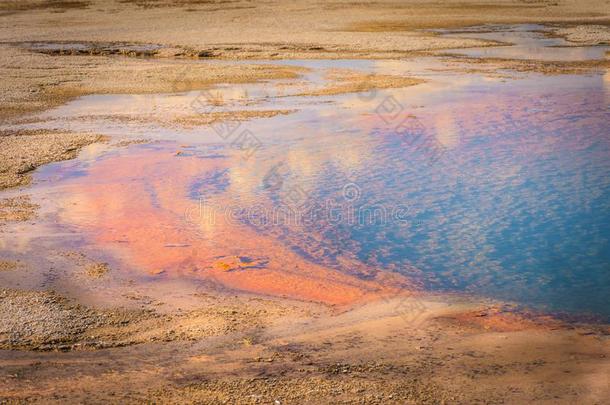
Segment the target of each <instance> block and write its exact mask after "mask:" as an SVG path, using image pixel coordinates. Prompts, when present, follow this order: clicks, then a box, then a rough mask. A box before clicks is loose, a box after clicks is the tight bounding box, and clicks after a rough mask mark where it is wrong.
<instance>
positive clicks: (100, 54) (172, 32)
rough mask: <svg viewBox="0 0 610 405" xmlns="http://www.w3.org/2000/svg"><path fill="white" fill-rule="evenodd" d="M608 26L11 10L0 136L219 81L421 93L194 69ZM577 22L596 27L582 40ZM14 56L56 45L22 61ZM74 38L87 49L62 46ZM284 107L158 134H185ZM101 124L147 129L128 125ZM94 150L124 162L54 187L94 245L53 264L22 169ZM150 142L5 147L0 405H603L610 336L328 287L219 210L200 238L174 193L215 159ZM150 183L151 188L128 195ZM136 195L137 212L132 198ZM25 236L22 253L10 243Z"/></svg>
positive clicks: (460, 18)
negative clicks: (171, 171)
mask: <svg viewBox="0 0 610 405" xmlns="http://www.w3.org/2000/svg"><path fill="white" fill-rule="evenodd" d="M322 11H323V12H324V16H325V18H324V19H321V18H320V13H321V12H322ZM609 18H610V15H609V14H608V12H607V10H606V6H605V5H604V4H603V3H602V2H597V1H588V2H585V3H583V2H576V1H568V2H561V3H558V4H556V3H552V2H551V3H548V4H547V3H545V2H541V3H521V2H503V3H501V4H500V3H499V4H489V5H481V4H478V3H477V4H474V3H473V4H470V3H466V4H464V3H463V2H459V3H457V2H456V3H452V2H449V3H445V4H440V3H429V4H415V3H414V4H411V3H405V2H381V3H371V4H367V3H353V2H328V3H324V4H320V5H313V4H311V3H309V2H297V3H294V4H290V5H289V4H287V3H286V4H284V3H265V4H262V3H255V2H247V1H243V2H241V1H240V2H190V1H168V2H159V1H133V2H111V3H108V2H88V1H82V2H81V1H74V2H34V1H28V2H23V3H19V4H17V3H15V4H13V3H6V4H2V7H1V8H0V19H1V21H2V22H3V24H2V26H1V28H0V36H1V37H2V44H0V57H2V60H3V62H2V64H1V65H2V66H0V74H1V76H2V78H3V80H2V83H0V88H1V89H2V94H3V103H2V106H0V118H2V120H3V122H2V123H3V124H5V125H12V124H19V123H28V122H29V123H32V124H36V122H38V121H40V120H42V121H44V118H41V117H40V116H37V115H36V114H38V113H41V112H45V111H47V110H50V109H52V108H54V107H57V106H60V105H63V104H65V103H67V102H69V101H71V100H75V99H76V98H78V97H81V96H85V95H96V94H146V93H148V94H152V93H175V92H183V91H189V90H199V89H205V88H208V87H210V86H212V85H216V84H224V83H253V82H257V83H260V82H265V81H270V80H285V81H287V83H284V86H285V88H286V89H288V91H289V92H292V93H291V94H293V95H298V96H299V97H311V96H314V97H315V96H336V95H341V94H345V93H350V92H362V91H364V92H367V91H372V90H376V89H388V88H401V87H408V86H414V85H418V84H420V83H423V82H425V79H423V78H420V77H417V76H415V75H409V76H398V75H369V74H362V73H360V72H356V71H352V70H349V69H345V70H341V71H329V72H327V73H328V75H327V76H326V77H325V80H326V81H325V85H324V86H322V87H320V86H315V85H314V86H312V85H311V83H303V80H304V79H303V77H302V75H303V74H305V73H306V72H307V71H308V69H306V68H302V67H292V66H285V65H276V64H259V63H257V62H247V61H246V62H244V63H243V64H237V65H236V64H229V63H226V62H223V61H218V62H214V63H210V64H205V65H202V64H198V63H197V61H200V60H202V59H204V60H207V59H281V58H333V59H335V58H367V59H374V58H388V57H390V58H391V57H405V56H410V55H413V54H414V53H421V52H428V53H430V52H433V53H442V50H443V49H454V48H461V47H466V46H475V45H477V46H481V45H491V43H490V42H486V41H482V40H473V39H456V38H444V37H442V36H439V35H436V34H433V33H431V32H422V31H415V30H416V29H420V28H445V27H450V28H454V27H460V26H469V25H476V24H480V23H509V22H533V23H542V22H551V23H556V24H561V25H558V26H557V28H558V29H557V31H556V32H555V33H556V35H560V36H562V37H565V38H566V39H568V40H569V41H574V43H586V44H588V45H597V44H602V43H608V28H607V25H601V26H600V25H599V24H606V23H607V21H608V19H609ZM150 21H155V22H156V24H155V26H154V27H152V25H151V24H150ZM589 23H596V24H598V25H597V27H594V28H591V27H589V26H587V25H583V24H589ZM30 41H42V42H43V43H54V44H55V45H54V47H51V49H52V50H50V51H49V50H48V48H47V49H46V50H44V51H40V50H38V51H36V50H35V51H32V50H30V49H31V44H25V43H26V42H30ZM73 42H77V43H80V44H81V45H82V43H85V44H89V45H88V47H85V48H84V49H85V50H83V51H78V50H75V49H81V48H79V47H74V45H73ZM58 43H59V44H63V45H60V46H59V48H58V46H57V44H58ZM126 44H138V45H140V46H141V45H142V44H144V45H146V44H155V46H154V47H150V46H143V47H140V48H139V47H136V48H133V47H131V48H130V47H129V46H128V45H126ZM79 46H80V45H79ZM53 49H55V50H53ZM57 49H61V51H57ZM134 49H135V50H134ZM444 58H446V59H447V60H449V61H450V63H449V64H448V65H449V66H451V65H452V64H454V66H453V67H451V68H450V69H451V71H452V72H460V71H473V70H479V71H482V72H483V74H488V75H489V76H490V77H493V76H494V75H496V74H497V70H498V69H508V70H512V71H514V72H532V71H534V72H542V73H551V74H565V73H582V72H590V71H599V70H600V69H607V68H608V61H607V59H606V60H601V61H586V62H557V61H555V62H553V61H551V62H548V61H547V62H544V61H520V60H505V59H489V58H488V59H474V58H466V57H463V56H461V57H457V56H456V57H451V56H445V57H444ZM503 74H508V75H510V74H511V73H505V72H503ZM292 112H293V111H292V110H288V109H279V108H278V109H276V110H250V111H248V112H244V111H235V112H234V113H212V114H208V115H202V114H198V115H196V116H189V115H185V114H170V115H166V116H162V117H160V118H157V119H156V120H157V123H161V124H163V125H168V126H170V127H178V128H183V129H185V130H186V129H188V128H189V127H197V126H205V125H211V124H215V123H222V122H224V120H229V121H231V122H235V121H247V120H255V119H265V118H271V117H274V116H278V115H283V114H291V113H292ZM223 114H224V115H223ZM117 117H118V118H117ZM89 118H90V117H89ZM98 118H99V117H98ZM114 118H115V119H116V120H117V121H121V122H126V123H130V122H136V123H137V122H150V120H151V117H150V116H142V115H137V114H134V113H130V112H126V113H124V115H123V116H122V117H119V116H118V115H117V114H115V115H114ZM82 119H83V120H86V119H88V118H87V117H82ZM100 142H101V147H107V148H109V149H110V150H115V149H116V148H117V147H120V148H123V149H124V150H135V151H136V152H135V153H133V152H129V155H127V154H124V155H122V154H120V153H119V154H117V155H111V156H110V157H109V158H107V159H105V160H104V161H102V162H99V163H98V164H96V165H95V166H93V167H92V168H91V170H90V171H89V173H88V176H89V177H88V179H90V180H91V183H90V184H85V185H83V184H82V183H81V182H78V181H74V182H73V183H69V182H68V184H67V185H66V186H64V188H63V189H62V195H61V196H60V198H58V199H57V200H56V201H54V202H53V204H52V205H51V207H70V209H63V210H58V212H54V213H53V215H54V217H53V218H55V217H56V218H57V220H58V221H60V222H66V223H70V224H73V225H75V226H77V227H78V229H81V230H82V233H83V235H87V238H90V240H92V241H93V244H92V245H91V246H93V248H92V247H91V246H89V248H88V249H83V250H77V251H74V250H67V249H63V250H61V249H60V250H58V249H57V248H56V246H54V245H53V244H52V243H51V242H48V241H47V240H46V239H45V238H50V239H52V238H53V237H54V233H57V232H58V231H57V230H55V229H47V228H45V227H46V226H47V225H46V222H45V220H43V218H40V217H38V216H39V215H40V216H43V217H44V218H46V216H47V215H49V210H50V208H49V207H43V208H42V209H41V207H39V206H38V205H37V204H36V202H35V201H32V200H30V197H29V195H28V193H29V192H30V191H31V190H30V188H29V187H28V184H29V183H30V181H31V174H32V173H33V171H34V170H35V169H36V168H37V167H41V166H43V165H45V164H48V163H51V162H56V161H62V160H66V159H72V158H75V157H76V156H77V155H78V154H79V152H81V151H83V150H84V151H85V152H86V150H87V147H88V145H90V147H97V146H98V145H100ZM147 142H148V141H147V140H146V139H139V138H129V139H125V140H118V139H108V138H106V137H102V136H101V135H99V134H95V133H81V132H68V131H65V130H59V129H58V130H56V131H49V130H27V131H26V130H19V131H15V130H10V129H6V130H3V131H2V133H0V146H1V149H0V159H1V160H0V161H1V162H2V163H1V164H0V188H2V189H6V190H5V192H7V193H5V194H3V196H2V198H0V402H2V401H6V402H43V403H58V402H63V403H66V402H68V403H76V402H92V403H98V402H99V403H101V402H104V403H107V402H110V403H141V402H159V403H278V402H279V403H281V404H284V403H316V404H317V403H534V402H535V403H574V402H578V403H587V404H589V403H590V404H602V403H604V402H605V401H607V398H609V397H610V382H609V380H608V375H610V360H609V356H610V346H609V345H608V336H609V335H610V329H609V327H608V325H605V324H595V323H591V322H589V323H586V322H584V320H581V321H580V322H575V323H566V322H564V321H560V320H558V319H555V318H553V317H551V316H548V315H545V314H541V313H531V312H524V311H521V310H518V309H517V308H515V307H514V306H513V305H510V304H507V303H502V302H497V301H493V300H483V299H481V298H476V297H470V296H463V295H450V294H446V295H441V294H432V293H430V292H426V291H423V290H422V289H421V288H419V286H417V285H414V284H413V283H412V281H411V280H409V279H408V278H406V277H403V276H399V275H397V274H396V273H392V274H389V273H387V272H383V271H378V270H377V269H371V268H364V269H363V268H362V266H360V265H359V264H358V263H356V262H354V263H353V274H349V273H347V274H346V273H340V272H337V271H335V270H334V269H332V268H330V267H328V266H325V265H323V264H319V263H318V264H316V263H314V262H313V261H310V260H307V259H305V258H304V257H302V256H300V255H298V254H296V253H295V252H294V251H292V250H291V249H289V248H288V247H287V246H286V245H285V244H284V243H283V242H284V241H283V240H282V239H281V238H278V237H277V236H275V235H265V234H261V233H260V232H256V231H255V230H253V229H251V228H249V227H247V226H244V225H243V224H239V223H235V222H233V221H228V220H227V219H226V217H223V216H222V215H218V216H216V218H217V219H218V220H217V221H215V223H214V226H213V229H210V224H209V223H206V222H205V221H202V218H201V216H200V215H199V214H200V213H199V212H198V211H197V208H196V207H195V208H194V207H193V204H192V202H189V201H188V200H186V199H184V198H183V197H176V195H174V190H175V189H185V188H187V186H188V184H189V180H190V179H192V178H193V177H194V176H203V177H205V176H206V174H213V173H216V172H218V171H221V170H222V169H223V168H225V166H226V165H227V164H229V163H230V162H228V161H226V160H223V159H198V158H197V157H196V156H193V155H191V154H189V148H188V145H175V144H171V146H167V145H164V144H161V145H160V146H158V147H157V148H156V149H154V150H153V151H152V152H151V151H150V150H149V149H147V147H148V146H149V145H147ZM91 145H92V146H91ZM152 145H154V144H152ZM138 151H139V152H138ZM169 166H171V167H176V168H178V169H179V170H176V171H175V173H176V175H175V176H173V177H172V178H171V179H169V178H167V177H165V176H164V174H165V173H166V170H164V169H165V168H167V167H169ZM155 173H156V174H157V175H156V176H155ZM151 177H152V178H154V179H155V180H154V181H153V182H152V183H151V182H148V183H144V182H141V181H140V180H142V179H149V178H151ZM127 180H129V181H127ZM151 190H154V195H155V198H154V199H144V198H142V196H143V195H147V194H151ZM216 202H217V203H218V204H217V205H218V206H222V205H223V204H224V205H228V204H229V203H230V201H222V200H220V201H216ZM134 212H137V213H138V215H137V216H134V215H133V213H134ZM185 214H186V217H185ZM185 218H186V220H185ZM32 224H33V225H32ZM37 224H38V225H39V227H38V228H34V229H36V232H39V234H38V235H35V236H37V237H31V238H29V239H28V238H26V239H23V240H21V239H13V235H18V234H20V232H19V231H20V229H22V227H26V226H29V225H32V226H37ZM91 230H94V231H93V232H91ZM202 235H203V236H202ZM210 235H211V236H210ZM16 245H17V246H20V248H21V249H22V250H21V251H23V252H26V254H25V256H26V257H25V259H24V257H21V256H19V254H17V253H15V252H19V251H20V250H19V249H16V248H15V246H16ZM9 247H10V249H9ZM33 251H36V252H37V253H36V254H32V252H33ZM185 251H186V252H187V253H185ZM40 252H43V253H42V254H41V253H40ZM117 258H120V260H119V259H117Z"/></svg>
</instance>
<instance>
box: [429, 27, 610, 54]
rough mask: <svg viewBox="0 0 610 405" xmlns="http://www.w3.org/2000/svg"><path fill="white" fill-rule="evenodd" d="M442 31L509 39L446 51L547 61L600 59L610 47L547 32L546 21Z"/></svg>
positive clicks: (496, 39)
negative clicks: (560, 36) (579, 43)
mask: <svg viewBox="0 0 610 405" xmlns="http://www.w3.org/2000/svg"><path fill="white" fill-rule="evenodd" d="M437 32H439V33H440V34H441V35H443V36H447V37H453V38H475V39H486V40H489V41H498V42H502V43H506V44H509V45H506V46H497V47H481V48H468V49H449V50H447V51H446V52H448V53H452V54H458V55H464V56H470V57H474V58H502V59H531V60H544V61H582V60H601V59H604V58H605V54H606V52H607V51H608V50H610V47H608V46H578V44H574V43H571V42H568V41H566V40H564V39H563V38H553V37H549V36H548V35H545V32H546V33H548V32H549V29H548V28H546V27H545V26H543V25H537V24H521V25H506V26H495V25H490V26H480V27H470V28H468V29H464V30H438V31H437Z"/></svg>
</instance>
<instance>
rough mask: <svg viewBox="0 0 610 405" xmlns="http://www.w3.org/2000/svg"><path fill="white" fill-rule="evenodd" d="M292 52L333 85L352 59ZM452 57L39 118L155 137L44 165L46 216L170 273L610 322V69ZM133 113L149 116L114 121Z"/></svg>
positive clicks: (260, 288)
mask: <svg viewBox="0 0 610 405" xmlns="http://www.w3.org/2000/svg"><path fill="white" fill-rule="evenodd" d="M494 34H498V35H499V34H500V33H494ZM452 35H453V34H452ZM455 35H459V34H455ZM478 35H479V36H478V37H481V35H486V34H478ZM511 35H517V36H519V35H520V32H519V31H514V32H511V33H510V34H509V36H511ZM528 35H530V34H528ZM531 35H537V34H531ZM498 49H506V48H505V47H503V48H498ZM552 49H562V48H552ZM273 63H277V62H276V61H274V62H273ZM283 63H294V64H299V65H304V66H308V67H310V68H312V69H313V70H314V71H313V72H312V73H311V75H312V76H311V80H313V81H314V82H316V84H318V85H321V84H323V77H324V75H323V69H327V68H333V67H345V66H346V62H345V61H306V62H304V61H285V62H283ZM440 63H441V62H440V61H437V60H434V59H433V58H423V59H420V60H409V61H360V62H358V64H357V65H356V68H357V69H361V70H363V71H368V72H373V71H374V72H378V73H395V74H396V73H403V74H414V73H416V72H418V71H419V72H420V73H421V74H423V75H426V77H427V78H428V79H429V81H428V82H427V83H425V84H422V85H418V86H414V87H410V88H405V89H392V90H384V91H376V92H366V93H358V94H349V95H342V96H333V97H293V96H291V92H294V91H297V90H298V89H293V88H288V90H286V89H285V88H284V90H280V89H282V86H281V85H280V86H278V82H267V83H259V84H254V85H240V86H219V87H217V88H216V89H214V91H215V92H217V93H218V94H221V95H222V99H223V104H222V105H221V106H216V107H214V108H218V109H220V110H223V109H224V110H235V109H242V110H248V109H271V108H274V109H279V108H282V109H284V108H285V109H290V110H294V112H291V113H290V114H282V115H277V116H273V117H268V118H260V119H253V120H249V121H245V122H241V123H239V125H236V126H235V127H234V128H233V127H230V126H229V127H227V126H226V125H221V126H195V127H194V128H190V129H184V128H181V127H180V126H174V127H171V126H170V127H168V126H164V125H160V124H159V119H160V118H159V116H165V115H166V114H170V113H171V114H183V115H186V114H192V113H193V107H192V105H193V100H196V99H197V97H199V96H200V93H199V92H190V93H176V94H168V95H156V96H131V95H129V96H90V97H84V98H81V99H79V100H77V101H74V102H72V103H69V104H67V105H65V106H62V107H59V108H57V109H54V110H51V111H48V112H46V113H45V114H44V115H43V116H42V118H44V119H43V120H41V121H40V122H36V123H32V124H27V125H24V126H26V127H28V126H29V127H45V126H50V127H58V126H59V127H61V126H63V127H65V128H69V129H71V130H75V131H82V130H90V131H96V132H100V133H102V134H108V135H113V136H118V137H123V138H130V137H132V138H135V137H142V136H145V137H147V138H152V139H155V140H157V141H158V142H157V143H154V144H149V145H131V146H128V147H125V148H119V149H112V148H107V147H100V148H97V149H96V148H88V149H87V151H86V152H85V153H84V154H83V155H82V156H81V157H80V158H79V159H77V160H73V161H67V162H60V163H55V164H51V165H48V166H45V167H43V168H42V169H41V170H39V171H37V172H36V174H35V180H36V181H35V185H34V186H33V188H32V189H31V194H32V195H33V200H34V202H36V203H38V204H40V205H41V206H43V211H42V212H43V214H42V217H41V219H40V221H39V224H38V226H40V224H41V223H42V224H47V226H50V227H52V228H53V229H54V230H55V231H56V234H57V235H62V234H65V235H66V236H65V237H63V238H64V239H65V240H64V239H62V237H61V236H57V237H55V238H54V239H53V244H54V246H55V247H57V248H61V247H62V245H63V244H67V243H68V241H71V240H73V236H74V235H78V236H79V237H80V238H82V239H83V240H84V241H86V242H83V243H85V245H86V246H89V247H90V248H91V247H97V248H98V249H100V250H103V251H105V252H108V253H109V254H112V255H113V257H116V258H117V260H120V261H121V262H123V263H126V267H129V268H132V269H136V271H137V272H140V274H143V275H146V277H151V278H154V279H170V278H187V279H198V280H201V279H203V280H206V281H208V282H211V283H215V285H218V286H219V288H220V287H227V288H231V289H238V290H244V291H252V292H258V293H265V294H271V295H277V296H283V295H285V296H292V297H296V298H301V299H308V300H318V301H323V302H329V303H334V304H342V303H349V302H354V301H359V300H363V299H367V297H373V296H376V295H378V294H382V293H386V292H390V291H392V290H393V289H397V288H413V287H424V288H427V289H432V290H440V291H460V292H468V293H474V294H479V295H483V296H490V297H494V298H500V299H505V300H510V301H517V302H520V303H523V304H526V305H530V306H533V307H535V308H537V309H544V310H548V311H553V312H571V313H577V314H581V313H592V314H596V315H599V316H601V317H603V318H604V319H606V320H610V312H609V309H608V306H607V297H608V295H609V294H610V291H609V286H610V268H609V267H608V266H609V265H610V215H609V214H608V213H610V131H609V130H608V129H609V128H608V122H610V113H609V112H608V111H609V110H608V102H609V101H610V81H609V80H608V75H607V74H606V75H602V74H591V75H582V76H575V75H563V76H548V77H547V76H540V75H535V74H531V75H529V74H525V75H522V76H520V77H521V78H520V79H519V80H509V81H506V80H498V79H494V78H489V77H485V76H480V75H477V74H471V73H459V74H457V73H438V72H434V71H431V70H428V68H429V67H430V66H434V67H436V66H437V65H438V64H440ZM280 84H281V83H280ZM206 105H207V104H206ZM208 107H210V108H212V107H211V106H210V105H208ZM123 113H125V114H130V115H138V114H140V115H142V116H144V117H148V118H149V119H147V120H136V121H129V122H121V121H117V120H112V119H109V118H108V116H109V115H110V116H111V115H113V114H115V115H116V114H123ZM195 113H196V111H195ZM231 128H233V130H232V131H230V129H231ZM223 131H224V132H223ZM244 134H246V135H244ZM252 137H254V138H252ZM252 149H254V150H252ZM250 152H252V153H250ZM24 229H25V230H23V231H22V232H23V233H24V234H28V232H30V234H29V235H30V237H31V239H30V240H32V239H33V240H35V239H36V237H35V235H32V234H31V233H32V230H31V229H30V230H29V231H27V227H26V228H24ZM35 229H38V228H35ZM6 249H8V248H6Z"/></svg>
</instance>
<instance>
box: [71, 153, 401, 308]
mask: <svg viewBox="0 0 610 405" xmlns="http://www.w3.org/2000/svg"><path fill="white" fill-rule="evenodd" d="M228 163H229V161H228V160H224V159H202V158H198V157H195V156H188V155H187V156H184V155H181V156H176V155H175V153H172V152H171V151H170V150H146V149H143V150H140V151H137V152H134V153H129V155H128V156H126V155H122V156H121V155H119V156H113V157H109V158H105V159H103V160H101V161H99V162H97V163H96V164H94V165H93V166H92V167H91V168H90V170H89V172H88V175H87V176H86V177H84V178H77V179H74V180H73V181H72V182H71V183H70V185H69V186H68V187H69V193H66V195H67V196H69V197H66V198H69V201H67V203H70V206H71V207H73V208H72V209H70V210H66V212H65V214H64V215H65V218H64V219H65V220H67V221H68V222H69V223H73V224H75V225H79V226H80V227H84V228H85V229H87V230H89V231H90V233H91V235H92V237H93V238H94V240H95V242H96V243H99V244H100V245H101V246H102V247H104V248H112V249H113V250H115V251H116V250H118V251H119V252H120V253H121V256H123V257H124V258H125V260H126V261H127V262H128V263H129V264H131V265H133V266H135V267H137V268H139V269H142V271H144V272H146V273H148V274H151V275H159V274H163V276H164V277H184V276H186V277H200V278H203V279H207V280H209V281H213V282H217V283H220V284H221V285H223V286H225V287H228V288H232V289H237V290H242V291H248V292H253V293H261V294H270V295H275V296H287V297H291V298H296V299H301V300H312V301H318V302H323V303H328V304H337V305H345V304H352V303H356V302H362V301H367V300H370V299H374V298H375V297H378V296H380V295H382V294H383V295H385V294H390V293H393V292H395V291H396V288H394V287H391V286H390V284H389V283H383V284H382V283H381V282H377V281H369V280H361V279H358V278H357V277H354V276H350V275H346V274H342V273H340V272H338V271H336V270H333V269H329V268H326V267H323V266H320V265H317V264H314V263H311V262H309V261H306V260H304V259H303V258H302V257H301V256H299V255H297V254H296V253H294V252H293V251H292V250H290V249H288V248H287V247H285V246H284V245H282V243H281V242H280V241H278V240H277V239H274V238H272V237H269V236H267V235H263V234H260V233H257V232H256V231H255V230H253V229H252V228H250V227H247V226H245V225H243V224H240V223H236V222H235V221H230V220H228V219H227V218H226V217H224V216H223V215H221V214H220V213H218V215H215V216H214V221H213V222H212V221H211V220H210V219H209V218H206V217H202V216H201V215H200V213H199V212H198V209H197V203H196V202H194V201H192V200H191V199H189V198H188V193H187V188H188V184H189V182H191V181H193V179H196V178H197V177H198V176H202V175H204V174H205V173H206V172H209V171H211V170H219V169H223V168H225V167H226V166H227V165H228ZM222 198H223V197H222V196H221V197H219V201H222ZM224 203H228V202H227V201H224ZM392 280H393V281H395V280H394V279H393V278H392Z"/></svg>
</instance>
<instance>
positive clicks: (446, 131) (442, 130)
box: [434, 112, 460, 148]
mask: <svg viewBox="0 0 610 405" xmlns="http://www.w3.org/2000/svg"><path fill="white" fill-rule="evenodd" d="M434 126H435V128H436V139H437V140H438V141H439V142H440V143H441V145H443V146H444V147H446V148H454V147H456V146H457V145H458V143H459V141H460V139H459V138H460V136H459V132H458V128H457V126H456V124H455V121H454V119H453V116H452V115H451V114H450V113H448V112H445V113H441V114H438V115H437V116H436V117H435V120H434Z"/></svg>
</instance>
